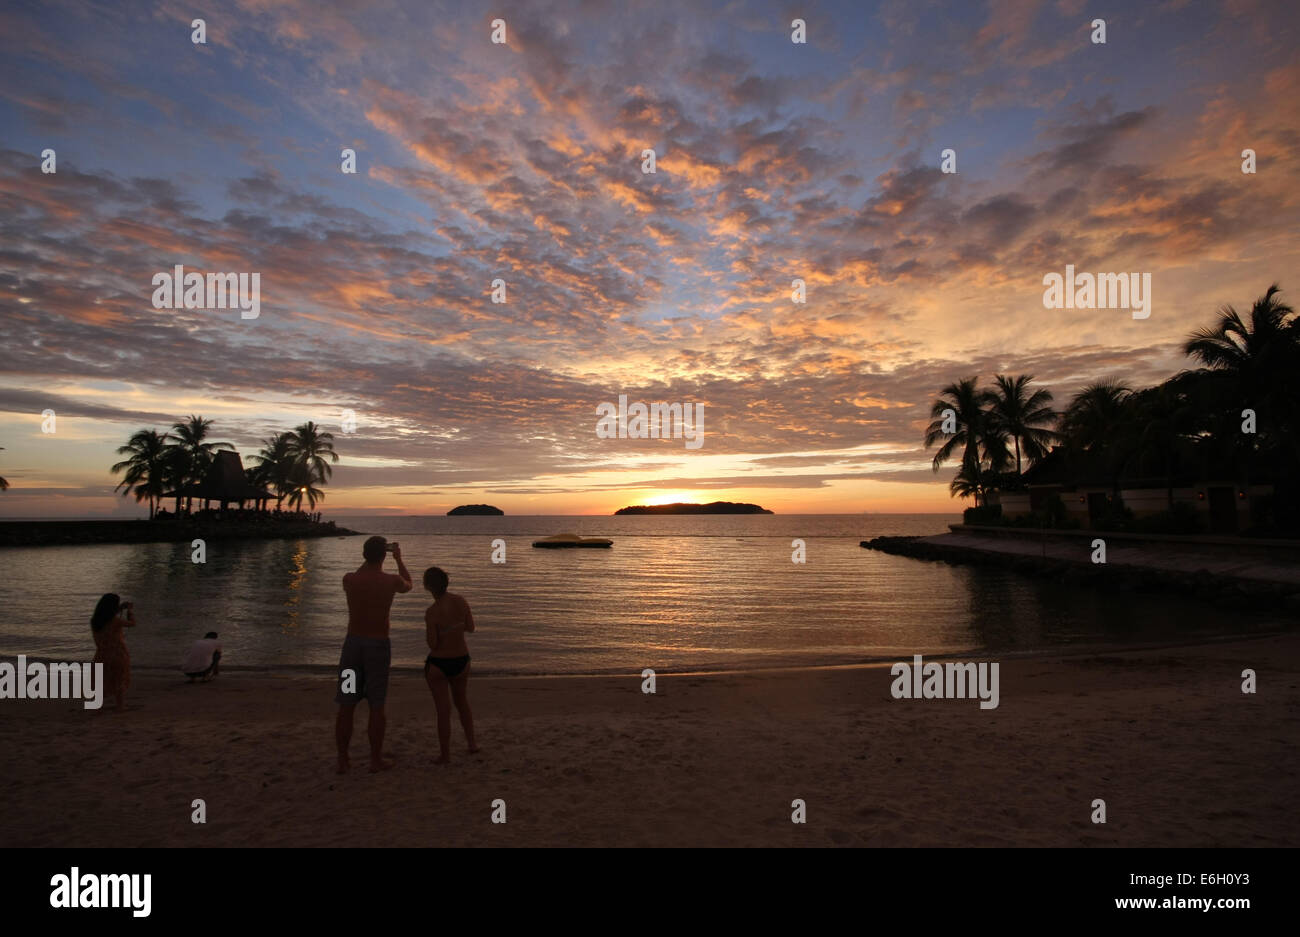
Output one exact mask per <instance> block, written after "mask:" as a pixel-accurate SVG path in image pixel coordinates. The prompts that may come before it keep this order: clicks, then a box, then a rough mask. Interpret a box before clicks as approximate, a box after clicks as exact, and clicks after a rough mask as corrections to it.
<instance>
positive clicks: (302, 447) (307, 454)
mask: <svg viewBox="0 0 1300 937" xmlns="http://www.w3.org/2000/svg"><path fill="white" fill-rule="evenodd" d="M289 452H290V454H291V455H293V457H294V459H295V460H297V461H298V462H299V463H301V464H302V465H305V466H306V467H307V469H308V471H309V477H310V478H311V479H312V480H313V481H318V482H322V483H324V482H327V481H329V477H330V474H331V473H332V472H333V469H332V468H330V463H329V462H327V461H326V457H328V458H329V460H330V462H337V461H338V460H339V457H338V453H336V452H335V451H334V434H333V433H322V432H321V431H320V427H319V426H317V425H316V424H315V423H313V422H311V421H310V420H308V421H307V422H306V423H304V424H302V425H301V426H297V427H295V428H294V430H293V433H292V434H291V435H290V439H289Z"/></svg>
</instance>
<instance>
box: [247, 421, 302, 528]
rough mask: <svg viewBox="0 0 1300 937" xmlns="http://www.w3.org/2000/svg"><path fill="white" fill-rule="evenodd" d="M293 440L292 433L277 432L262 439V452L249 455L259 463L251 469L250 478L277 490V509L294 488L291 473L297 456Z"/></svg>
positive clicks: (251, 459) (255, 482)
mask: <svg viewBox="0 0 1300 937" xmlns="http://www.w3.org/2000/svg"><path fill="white" fill-rule="evenodd" d="M292 441H293V434H292V433H276V434H275V435H274V436H268V437H267V438H266V439H264V440H262V451H261V452H259V453H258V454H257V455H253V456H249V457H248V458H249V460H250V461H253V462H256V463H257V465H256V467H254V468H252V469H250V473H251V474H250V479H251V480H252V481H253V482H254V484H258V485H266V486H268V487H270V489H271V490H272V491H274V492H275V506H276V508H277V509H279V507H280V504H281V503H282V502H283V501H284V499H285V496H286V495H288V494H289V492H290V491H292V490H293V481H292V478H291V475H292V474H293V468H294V465H295V463H296V457H295V456H294V453H293V445H292Z"/></svg>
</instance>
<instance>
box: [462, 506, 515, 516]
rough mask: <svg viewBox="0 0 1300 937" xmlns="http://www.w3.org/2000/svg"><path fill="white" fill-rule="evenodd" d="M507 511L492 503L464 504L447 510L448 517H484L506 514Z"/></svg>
mask: <svg viewBox="0 0 1300 937" xmlns="http://www.w3.org/2000/svg"><path fill="white" fill-rule="evenodd" d="M505 513H506V512H505V511H503V510H501V509H500V508H498V507H494V506H493V505H491V504H462V505H460V506H459V507H454V508H452V509H451V510H450V511H448V512H447V516H448V517H460V516H462V515H466V514H470V515H478V516H482V517H487V516H495V515H498V514H500V515H504V514H505Z"/></svg>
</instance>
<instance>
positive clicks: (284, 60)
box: [0, 0, 1300, 517]
mask: <svg viewBox="0 0 1300 937" xmlns="http://www.w3.org/2000/svg"><path fill="white" fill-rule="evenodd" d="M196 16H202V17H203V18H204V20H205V26H206V42H205V43H202V44H199V43H195V42H194V41H193V33H194V29H193V27H192V21H193V20H194V18H195V17H196ZM796 18H798V19H801V20H803V21H804V23H805V24H806V37H807V41H806V43H795V42H792V41H791V36H792V25H791V24H792V21H793V20H795V19H796ZM1098 18H1101V19H1104V21H1105V32H1106V35H1105V42H1104V43H1099V42H1095V41H1093V40H1094V37H1095V35H1096V30H1095V27H1094V26H1093V21H1094V20H1095V19H1098ZM498 19H500V20H503V21H504V25H505V37H504V38H505V39H506V41H505V42H504V43H494V42H493V41H492V34H493V32H494V27H493V21H494V20H498ZM1298 24H1300V5H1297V4H1295V3H1293V2H1290V0H1286V2H1281V0H1279V2H1269V0H1222V2H1217V0H1216V2H1210V0H1203V2H1198V0H1163V2H1161V0H1152V2H1136V0H1135V2H1125V3H1118V4H1117V3H1093V2H1090V0H990V2H945V3H937V2H924V0H886V2H879V3H870V2H846V3H811V2H794V3H786V2H779V3H762V2H752V3H751V2H732V3H726V4H712V5H709V4H705V3H702V2H690V3H672V2H663V0H654V2H646V3H639V2H630V3H617V4H606V3H597V2H551V0H540V2H527V3H511V2H499V0H493V2H491V3H439V2H427V0H418V2H417V0H406V2H385V0H377V2H368V3H360V2H346V3H329V2H323V3H322V2H317V0H311V2H308V0H286V2H279V0H234V2H229V3H203V4H184V3H177V2H172V0H167V2H163V3H157V4H146V3H130V4H120V3H105V4H98V3H85V2H82V3H66V2H58V0H55V2H45V3H39V4H38V3H22V2H18V3H12V2H11V3H6V4H5V5H4V7H3V9H2V10H0V319H2V321H3V326H4V342H3V347H2V348H0V446H2V447H4V449H3V451H0V476H3V477H5V478H7V479H8V480H9V482H10V484H11V486H12V487H11V489H10V490H9V491H6V492H4V493H2V494H0V517H55V516H100V515H103V516H140V515H142V514H143V513H144V508H143V507H141V506H140V505H137V504H136V503H135V502H134V499H132V498H123V497H122V496H121V495H119V494H116V493H115V492H114V486H115V485H116V484H117V482H118V481H119V478H117V477H114V476H113V475H111V474H110V472H109V466H110V465H111V464H112V463H113V462H115V461H117V460H118V458H119V456H117V454H116V448H117V447H118V446H120V445H122V444H123V443H124V442H125V441H126V439H127V438H128V437H129V436H130V434H131V433H132V432H134V431H135V430H137V429H140V428H145V427H152V428H156V429H158V430H159V431H163V430H165V429H167V428H168V427H169V426H170V425H171V424H172V423H173V422H175V421H177V420H179V419H182V418H184V417H186V416H187V415H188V414H191V413H195V414H200V415H202V416H204V417H208V418H211V419H213V420H214V421H215V423H214V427H213V438H215V439H218V440H225V441H229V442H231V443H233V444H235V445H236V446H237V448H238V449H239V450H240V452H241V453H242V454H243V455H244V456H245V464H249V463H248V460H247V456H248V455H250V454H253V453H255V452H256V451H257V450H258V448H259V447H260V444H261V440H263V439H264V438H266V437H268V436H270V435H272V434H273V433H276V432H280V431H283V430H286V429H289V428H292V427H293V426H295V425H298V424H300V423H303V422H305V421H307V420H312V421H315V422H316V423H318V424H320V425H321V426H322V427H324V428H325V429H326V430H329V431H332V432H334V434H335V446H336V449H337V450H338V452H339V455H340V461H339V463H338V465H337V466H336V467H335V469H334V474H333V478H332V480H331V482H330V484H329V485H328V486H326V488H325V490H326V493H327V496H326V500H325V501H324V503H323V504H322V508H323V510H325V512H326V514H327V515H332V514H333V515H346V514H349V513H351V514H374V513H399V514H438V513H443V512H445V511H446V510H448V509H449V508H451V507H453V506H455V505H457V504H464V503H478V502H487V503H491V504H495V505H497V506H499V507H501V508H503V509H504V510H505V511H506V512H507V513H510V514H605V513H610V512H612V511H613V510H615V509H617V508H619V507H622V506H624V505H627V504H637V503H664V502H669V501H712V500H733V501H752V502H756V503H759V504H761V505H763V506H765V507H767V508H769V509H772V510H774V511H776V512H778V513H860V512H951V511H955V510H957V509H959V508H960V507H961V506H963V505H962V504H961V503H959V502H956V501H954V500H953V499H951V497H950V496H949V493H948V481H949V479H950V477H951V474H952V471H951V470H944V471H940V472H939V473H938V474H936V473H935V472H933V471H932V469H931V466H930V459H931V456H932V452H927V451H926V450H925V449H924V448H923V446H922V442H921V440H922V436H923V433H924V428H925V426H926V425H927V423H928V422H929V410H930V405H931V403H932V402H933V400H934V398H935V395H936V394H937V392H938V391H939V389H941V388H942V387H943V386H944V385H946V384H948V383H950V382H952V381H955V380H958V379H960V378H964V377H969V376H972V375H980V376H981V377H982V378H983V380H985V381H990V380H991V378H992V376H993V375H994V374H996V373H1011V374H1032V375H1034V376H1035V378H1036V380H1037V382H1038V383H1040V384H1042V385H1043V386H1046V387H1048V388H1049V389H1051V390H1052V391H1053V393H1054V394H1055V395H1056V399H1057V403H1058V405H1063V404H1064V403H1065V402H1067V401H1068V398H1069V396H1070V395H1071V394H1073V393H1074V392H1076V391H1077V390H1079V389H1080V388H1081V387H1082V386H1084V385H1085V384H1087V383H1089V382H1091V381H1095V380H1099V379H1101V378H1105V377H1112V376H1113V377H1120V378H1122V379H1124V380H1126V381H1128V382H1130V383H1132V384H1138V385H1141V384H1149V383H1156V382H1158V381H1160V380H1163V379H1164V378H1166V377H1168V376H1170V375H1172V374H1174V373H1176V372H1177V371H1179V370H1182V369H1184V368H1186V367H1190V366H1191V363H1190V362H1189V361H1188V360H1187V359H1186V358H1184V357H1183V356H1182V354H1181V352H1180V351H1179V346H1180V343H1181V341H1182V340H1183V339H1184V338H1185V337H1186V335H1187V333H1188V332H1190V331H1191V330H1192V329H1193V328H1196V327H1198V326H1202V325H1207V324H1209V323H1210V322H1212V321H1213V319H1214V317H1215V311H1216V309H1217V308H1218V307H1219V306H1220V305H1222V304H1225V303H1231V304H1233V305H1235V306H1237V307H1238V308H1243V307H1244V308H1248V307H1249V305H1250V303H1251V302H1252V301H1253V300H1254V299H1255V298H1257V297H1258V296H1260V295H1262V294H1263V292H1264V291H1265V290H1266V289H1267V287H1268V286H1269V284H1270V283H1274V282H1277V283H1279V284H1280V285H1281V286H1282V289H1283V298H1284V299H1289V300H1290V301H1291V302H1292V303H1293V304H1294V303H1295V302H1296V301H1297V298H1298V297H1297V295H1296V292H1295V291H1296V290H1297V289H1298V288H1300V284H1298V283H1297V282H1296V281H1297V278H1296V277H1295V275H1294V274H1295V271H1296V260H1297V252H1298V247H1297V238H1296V233H1297V231H1298V230H1300V225H1298V222H1300V212H1298V211H1297V206H1298V204H1300V186H1298V185H1297V181H1298V180H1297V166H1298V164H1300V163H1298V161H1300V64H1298V61H1300V60H1297V58H1296V56H1295V54H1294V52H1295V48H1296V45H1297V39H1298V38H1300V30H1298V29H1297V25H1298ZM498 35H499V30H498ZM345 148H348V149H352V150H353V151H355V154H356V172H355V173H345V172H343V171H341V167H342V165H343V159H342V157H341V153H342V151H343V150H344V149H345ZM1248 148H1249V149H1252V150H1253V151H1254V152H1255V154H1256V157H1255V159H1256V171H1255V172H1254V173H1243V172H1242V164H1243V159H1242V151H1243V150H1244V149H1248ZM47 149H48V150H53V151H54V153H55V171H54V172H43V171H42V163H43V157H42V153H43V152H44V151H46V150H47ZM647 149H653V150H654V152H655V171H654V172H653V173H649V172H646V171H644V169H645V165H646V164H645V160H644V157H643V153H644V151H645V150H647ZM949 149H950V150H952V151H953V154H954V158H955V167H953V166H951V165H950V166H949V168H955V169H956V171H955V172H944V171H943V166H942V162H943V158H942V154H943V151H944V150H949ZM950 162H951V161H950ZM176 264H183V265H184V267H185V269H186V270H187V271H197V272H200V273H209V272H245V273H252V272H256V273H258V274H259V278H260V312H259V315H258V316H257V318H255V319H245V318H243V317H242V316H241V314H240V311H239V310H238V309H208V308H194V309H186V308H156V307H155V304H154V303H153V296H154V277H155V275H156V274H159V273H161V272H170V271H171V270H172V269H173V268H174V266H175V265H176ZM1066 265H1072V266H1074V267H1075V269H1076V270H1079V271H1092V272H1116V271H1122V272H1141V273H1149V274H1150V275H1151V279H1152V293H1151V307H1150V315H1149V317H1148V318H1145V319H1135V318H1133V317H1132V315H1131V314H1130V312H1129V311H1127V310H1125V309H1106V308H1103V309H1078V308H1075V309H1053V308H1046V307H1045V305H1044V302H1043V293H1044V285H1043V279H1044V276H1045V275H1047V274H1049V273H1053V272H1056V273H1060V274H1064V272H1065V268H1066ZM796 278H798V279H801V280H802V281H803V282H804V284H805V289H806V302H804V303H802V304H799V303H795V302H793V301H792V289H791V287H792V281H793V280H794V279H796ZM494 280H500V281H501V282H503V283H504V284H505V299H506V301H505V302H504V303H497V302H493V298H494V297H493V285H492V284H493V281H494ZM498 298H499V294H498ZM620 395H626V397H627V399H628V400H629V401H631V402H638V401H639V402H644V403H647V404H650V403H665V404H670V403H681V404H688V403H689V404H694V405H696V406H698V405H703V431H704V437H703V444H702V445H700V446H699V447H698V448H688V447H687V446H686V445H685V444H684V440H683V439H680V438H677V439H673V438H649V439H626V438H622V439H620V438H602V436H601V435H599V434H598V433H597V431H596V429H597V419H598V414H597V408H598V407H600V405H601V404H604V403H613V404H617V401H618V399H619V397H620ZM49 410H52V411H54V414H55V419H54V422H53V425H52V426H51V425H50V421H49V420H48V419H46V418H44V417H43V414H44V413H45V412H46V411H49ZM345 411H352V413H353V414H355V428H353V427H351V426H348V427H346V428H348V429H352V430H353V431H351V432H344V429H345V426H344V420H345ZM48 429H53V432H46V431H43V430H48Z"/></svg>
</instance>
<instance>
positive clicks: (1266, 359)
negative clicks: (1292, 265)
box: [1183, 283, 1300, 390]
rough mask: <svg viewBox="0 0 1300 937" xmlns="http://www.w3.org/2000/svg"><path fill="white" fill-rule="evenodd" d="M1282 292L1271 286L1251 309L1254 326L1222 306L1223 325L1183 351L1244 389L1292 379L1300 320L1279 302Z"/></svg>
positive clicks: (1204, 331)
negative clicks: (1234, 379)
mask: <svg viewBox="0 0 1300 937" xmlns="http://www.w3.org/2000/svg"><path fill="white" fill-rule="evenodd" d="M1280 292H1281V288H1280V287H1278V285H1277V284H1276V283H1274V284H1273V285H1272V286H1270V287H1269V288H1268V292H1266V293H1265V294H1264V295H1263V296H1261V297H1260V298H1259V299H1257V300H1255V304H1254V305H1253V306H1252V307H1251V309H1250V323H1249V324H1247V323H1246V322H1245V321H1243V320H1242V318H1241V315H1240V314H1239V313H1238V312H1237V310H1236V309H1234V308H1232V307H1231V306H1221V307H1220V308H1219V321H1218V322H1217V323H1215V324H1214V325H1211V326H1207V327H1205V328H1200V329H1197V330H1196V331H1195V332H1193V333H1192V334H1191V335H1190V336H1189V337H1188V339H1187V342H1186V344H1184V345H1183V351H1184V352H1185V353H1186V354H1187V355H1189V356H1190V357H1192V358H1196V359H1197V360H1199V361H1200V362H1201V363H1202V364H1203V365H1205V366H1206V367H1207V368H1209V369H1210V370H1212V371H1225V372H1227V373H1229V374H1231V375H1233V376H1234V377H1236V378H1237V379H1238V380H1240V381H1241V382H1242V384H1243V385H1245V386H1244V387H1243V389H1248V390H1262V389H1265V388H1266V387H1267V386H1268V383H1267V382H1269V381H1271V380H1273V379H1274V378H1278V377H1286V376H1289V375H1288V371H1289V369H1290V368H1291V367H1294V365H1295V363H1296V348H1297V340H1298V339H1300V318H1292V317H1293V316H1295V310H1294V309H1292V308H1291V307H1290V306H1288V305H1287V304H1286V303H1284V302H1282V301H1281V300H1280V299H1278V298H1277V294H1278V293H1280Z"/></svg>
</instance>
